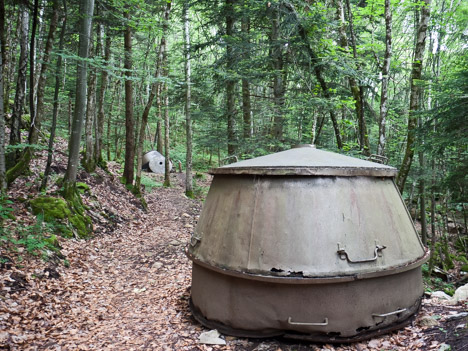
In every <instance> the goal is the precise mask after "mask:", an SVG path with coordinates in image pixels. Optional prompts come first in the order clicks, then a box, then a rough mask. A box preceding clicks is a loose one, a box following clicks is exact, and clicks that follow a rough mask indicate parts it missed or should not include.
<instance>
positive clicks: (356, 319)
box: [192, 264, 423, 341]
mask: <svg viewBox="0 0 468 351" xmlns="http://www.w3.org/2000/svg"><path fill="white" fill-rule="evenodd" d="M192 274H193V282H192V304H193V306H192V309H193V310H194V312H195V313H194V315H195V316H196V317H197V316H198V320H199V321H200V322H201V323H202V324H205V325H206V326H208V327H210V328H217V329H218V330H219V331H221V332H225V333H227V334H230V335H235V336H250V337H269V336H277V335H284V334H291V333H294V334H295V337H296V338H304V339H308V340H312V341H325V340H326V341H330V339H335V340H337V341H346V339H347V338H352V337H354V336H356V335H360V334H364V335H366V334H367V333H370V332H374V331H377V330H383V329H385V327H387V326H395V325H401V324H404V323H405V322H406V321H407V320H408V319H409V318H411V317H412V315H413V314H414V313H415V312H416V311H417V310H418V309H419V305H420V298H421V295H422V293H423V289H422V278H421V272H420V270H419V269H413V270H410V271H407V272H404V273H400V274H393V275H389V276H385V277H376V278H373V279H365V280H361V281H354V282H348V283H335V284H333V283H330V284H320V285H288V284H274V283H269V282H262V281H255V280H248V279H242V278H238V277H232V276H228V275H224V274H220V273H218V272H215V271H213V270H210V269H206V268H204V267H201V266H199V265H197V264H194V266H193V273H192ZM396 287H398V289H396ZM396 290H397V291H396ZM208 297H209V298H208ZM201 316H202V318H200V317H201ZM325 322H326V323H325Z"/></svg>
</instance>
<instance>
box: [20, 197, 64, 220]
mask: <svg viewBox="0 0 468 351" xmlns="http://www.w3.org/2000/svg"><path fill="white" fill-rule="evenodd" d="M29 203H30V204H31V208H32V211H33V213H34V214H35V215H38V214H42V215H43V216H44V220H45V221H46V222H50V221H51V220H54V219H65V218H69V217H71V211H70V209H69V208H68V205H67V202H66V201H65V200H63V199H59V198H57V197H51V196H39V197H36V198H35V199H33V200H31V201H30V202H29Z"/></svg>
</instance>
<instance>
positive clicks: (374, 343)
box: [367, 339, 380, 349]
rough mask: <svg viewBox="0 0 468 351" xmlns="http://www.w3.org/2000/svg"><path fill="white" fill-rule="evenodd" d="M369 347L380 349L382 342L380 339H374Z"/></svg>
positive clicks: (369, 343)
mask: <svg viewBox="0 0 468 351" xmlns="http://www.w3.org/2000/svg"><path fill="white" fill-rule="evenodd" d="M367 347H369V348H370V349H377V348H379V347H380V340H378V339H372V340H371V341H369V342H368V343H367Z"/></svg>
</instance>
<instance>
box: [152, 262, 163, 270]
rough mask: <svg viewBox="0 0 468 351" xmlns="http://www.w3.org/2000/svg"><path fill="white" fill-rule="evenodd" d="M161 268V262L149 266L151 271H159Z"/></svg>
mask: <svg viewBox="0 0 468 351" xmlns="http://www.w3.org/2000/svg"><path fill="white" fill-rule="evenodd" d="M162 266H163V264H162V263H161V262H154V263H153V265H152V266H151V268H153V269H159V268H161V267H162Z"/></svg>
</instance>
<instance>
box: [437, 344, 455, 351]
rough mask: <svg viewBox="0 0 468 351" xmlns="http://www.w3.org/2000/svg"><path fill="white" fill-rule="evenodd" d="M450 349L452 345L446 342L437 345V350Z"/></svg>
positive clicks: (444, 350) (445, 350) (447, 350)
mask: <svg viewBox="0 0 468 351" xmlns="http://www.w3.org/2000/svg"><path fill="white" fill-rule="evenodd" d="M451 349H452V347H451V346H450V345H447V344H440V347H439V351H449V350H451Z"/></svg>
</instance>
